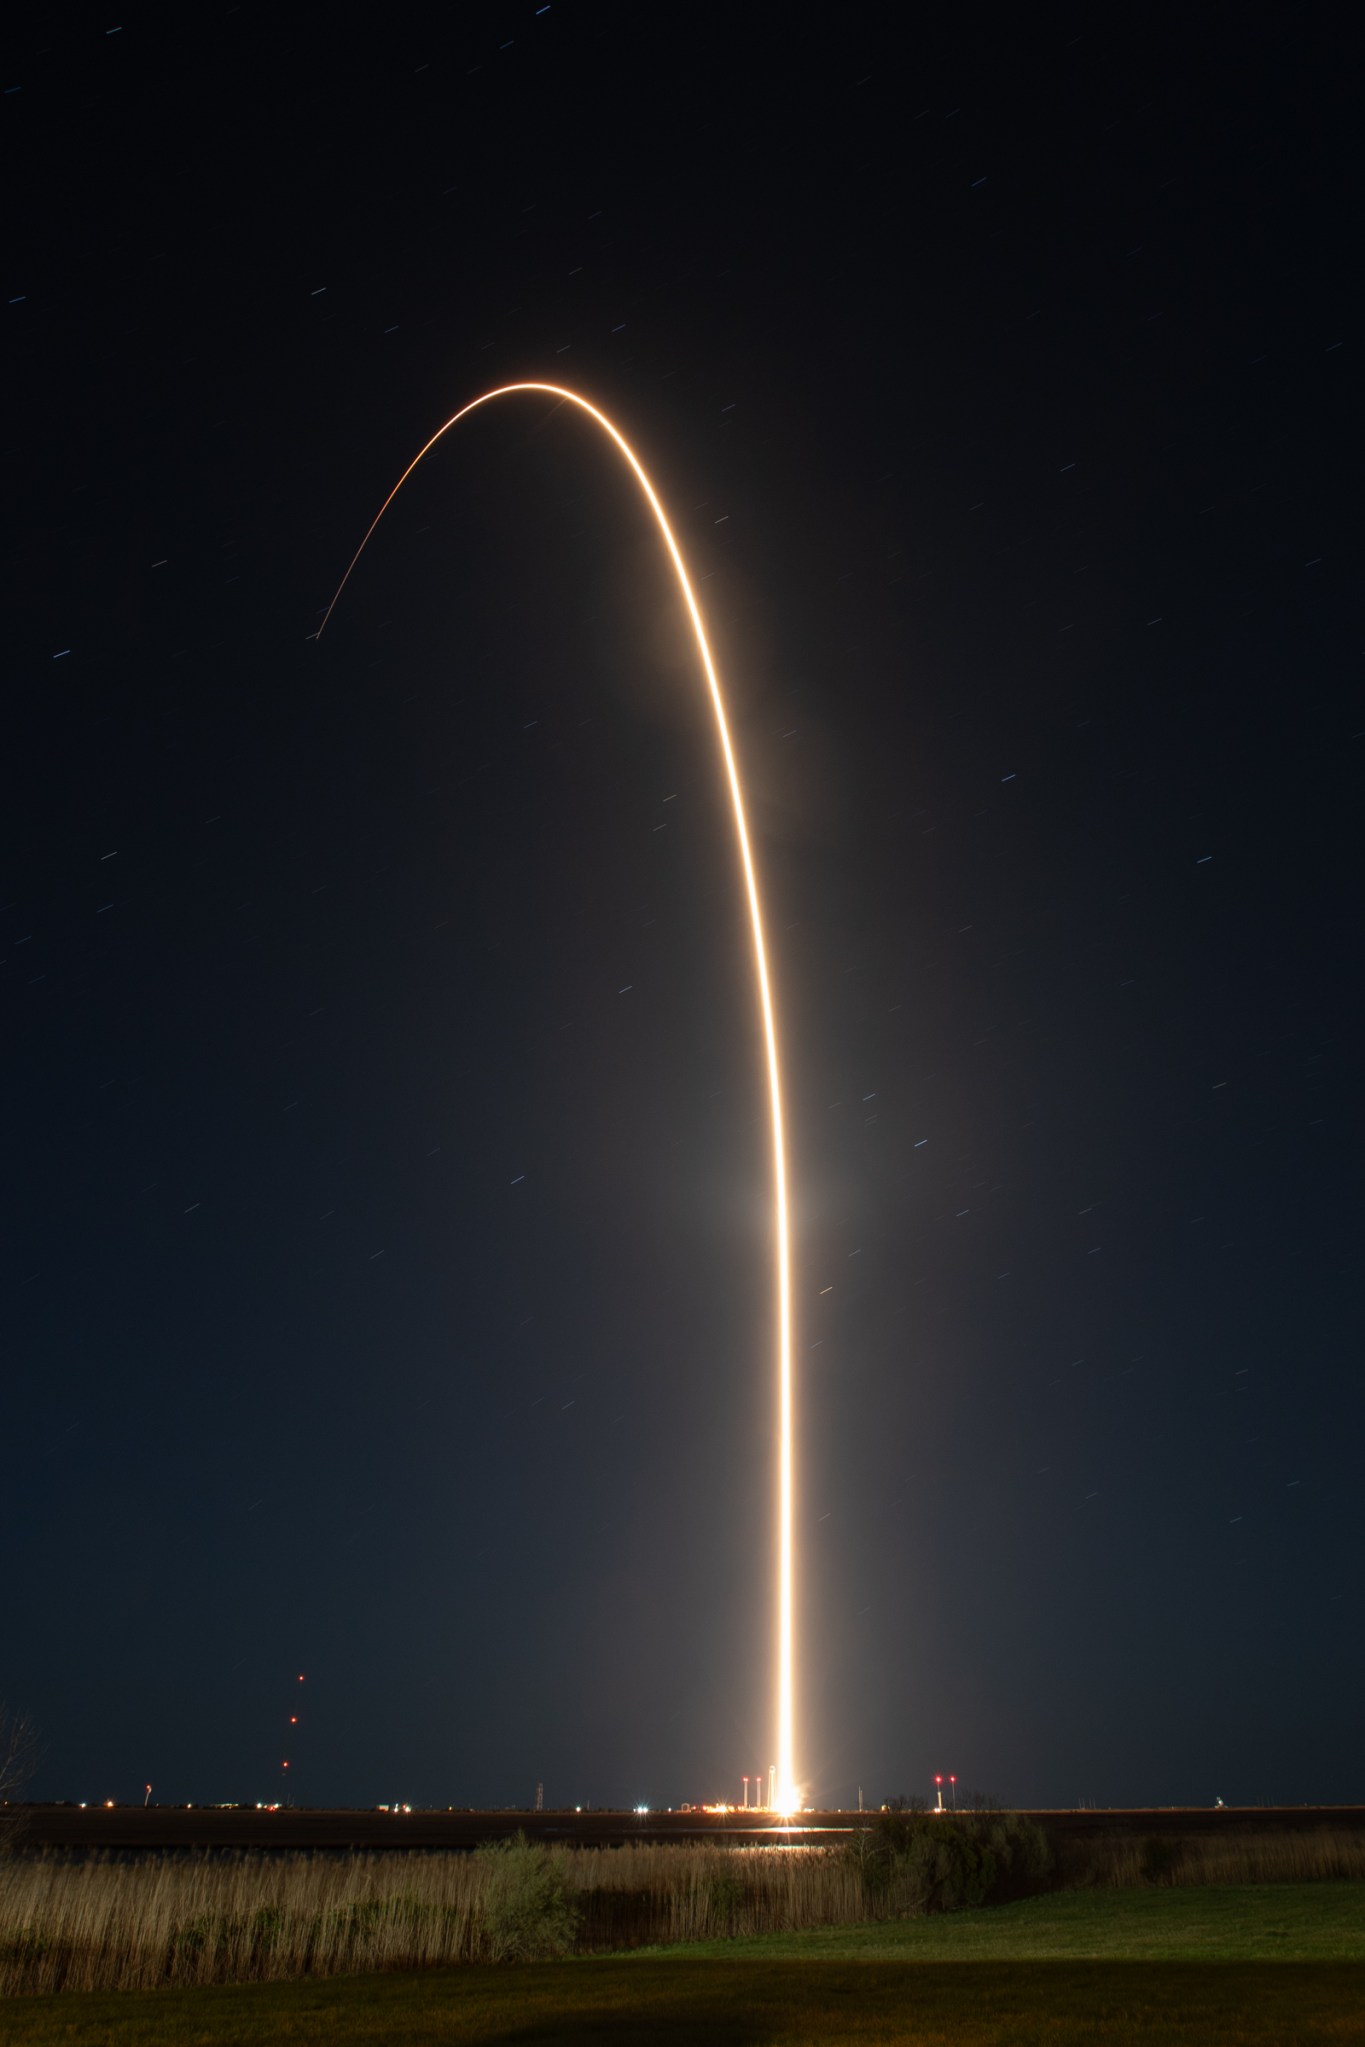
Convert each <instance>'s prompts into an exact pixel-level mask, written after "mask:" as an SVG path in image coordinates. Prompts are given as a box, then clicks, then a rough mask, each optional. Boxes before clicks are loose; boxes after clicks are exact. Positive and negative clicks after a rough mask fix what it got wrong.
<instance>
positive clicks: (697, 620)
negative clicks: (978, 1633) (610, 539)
mask: <svg viewBox="0 0 1365 2047" xmlns="http://www.w3.org/2000/svg"><path fill="white" fill-rule="evenodd" d="M522 391H528V392H540V393H542V394H543V395H544V396H546V397H550V398H557V399H559V400H560V401H561V402H563V403H564V404H568V405H576V406H577V407H578V408H579V410H580V411H581V412H585V413H586V414H587V415H588V417H589V419H591V420H592V421H593V422H594V423H595V424H596V425H597V426H600V427H601V429H602V431H603V433H605V434H606V435H607V436H608V437H609V438H610V439H611V441H612V442H613V443H614V444H615V446H616V447H617V448H618V449H619V451H620V453H621V454H622V455H623V456H624V457H625V459H626V462H627V463H628V465H629V467H630V471H631V474H632V475H633V476H634V478H635V481H636V482H637V483H638V484H639V486H640V488H641V490H642V491H643V492H644V494H645V498H646V500H647V502H648V504H649V509H650V511H651V512H652V513H653V514H654V518H655V522H656V523H657V525H658V528H659V532H660V535H661V536H662V539H663V543H664V546H665V548H666V549H667V552H668V557H669V560H670V561H671V562H672V564H673V568H674V572H675V574H676V575H677V578H678V586H679V588H680V589H681V591H682V596H683V603H684V604H685V605H686V607H687V615H688V617H689V618H690V619H691V621H692V632H693V635H694V637H695V639H696V643H697V652H698V654H699V655H700V657H701V665H702V668H703V670H704V671H705V674H706V686H707V688H708V690H709V691H710V695H711V708H712V710H713V711H714V713H715V718H716V729H717V733H718V735H719V738H720V750H721V753H722V755H723V757H724V761H725V776H726V781H727V783H728V785H729V790H730V802H731V805H732V808H733V811H734V820H735V836H736V838H737V840H738V842H739V858H740V866H741V868H742V869H743V873H744V892H745V896H746V898H747V901H748V905H749V927H750V931H751V934H752V937H753V947H754V972H755V977H756V979H757V983H758V1003H759V1010H760V1012H761V1015H762V1021H763V1047H764V1054H765V1058H766V1063H767V1072H768V1100H769V1106H770V1111H771V1121H772V1172H773V1205H774V1225H775V1226H774V1239H775V1243H774V1266H775V1270H774V1281H775V1287H776V1296H777V1299H776V1308H777V1357H776V1367H777V1369H776V1379H777V1437H778V1455H777V1587H776V1591H777V1605H776V1611H777V1766H776V1794H775V1797H774V1800H773V1803H774V1805H775V1807H776V1809H777V1810H778V1811H779V1812H781V1813H784V1814H790V1813H793V1812H796V1811H797V1810H798V1809H799V1807H800V1803H801V1793H800V1787H799V1785H798V1783H797V1777H796V1730H795V1718H796V1712H795V1690H796V1685H795V1665H796V1644H795V1627H794V1620H793V1606H794V1599H793V1590H794V1580H795V1562H794V1557H793V1538H792V1520H793V1505H794V1495H795V1471H794V1454H793V1436H794V1417H793V1398H792V1314H791V1248H790V1222H789V1214H788V1200H787V1155H786V1140H785V1136H784V1132H783V1123H782V1083H781V1072H780V1068H779V1064H778V1057H777V1025H776V1021H775V1019H774V1015H773V996H772V982H771V978H770V976H769V972H768V954H767V948H766V946H765V945H764V942H763V910H762V905H761V902H760V899H759V892H758V878H757V876H756V874H755V872H754V860H753V853H752V851H751V849H750V845H749V826H748V821H747V819H746V816H745V811H744V792H743V790H742V788H741V786H740V779H739V768H738V766H737V765H736V761H735V752H734V747H733V746H732V744H731V741H730V726H729V721H728V720H727V718H726V715H725V699H724V697H723V695H722V694H721V687H720V680H719V678H718V676H717V674H716V666H715V663H714V661H713V660H712V659H711V649H710V647H709V645H708V644H707V639H706V628H705V626H704V625H703V623H702V615H701V607H700V606H699V604H698V603H697V598H696V593H695V591H694V590H693V588H692V584H691V581H690V579H689V577H688V574H687V568H686V565H685V564H684V562H683V558H682V550H681V549H680V548H679V546H678V543H677V541H676V539H675V538H674V536H673V529H672V527H671V526H670V525H669V523H668V520H667V518H666V517H665V515H664V508H663V506H662V505H661V504H660V502H659V498H658V493H657V492H656V491H655V489H654V486H653V484H652V483H651V482H650V480H649V478H648V476H647V475H646V474H645V471H644V468H643V466H642V464H641V462H640V460H639V457H638V456H637V455H636V453H635V451H634V449H633V448H632V447H631V446H630V443H629V442H628V441H627V440H626V438H625V436H624V435H623V434H622V433H620V432H619V431H618V429H617V428H616V427H614V426H613V425H612V423H611V421H610V420H609V419H608V418H607V416H606V414H605V413H602V412H599V411H598V409H597V407H596V406H595V405H590V404H589V403H588V401H587V399H586V398H580V397H579V395H578V393H577V392H576V391H569V390H566V389H565V388H564V387H563V385H560V384H540V383H520V384H501V385H499V386H498V388H497V389H496V390H493V391H485V392H483V393H482V395H481V396H480V397H478V398H474V399H471V401H470V402H469V404H468V405H464V406H461V408H460V410H459V411H458V412H456V413H453V414H452V415H451V417H450V418H449V419H448V420H447V421H446V423H445V425H444V426H443V427H440V428H439V429H438V430H437V432H436V433H434V434H433V435H432V437H431V439H430V440H429V441H428V442H427V444H426V446H425V447H424V448H421V449H419V450H418V452H417V454H416V455H414V456H413V458H412V460H411V462H409V464H408V466H407V468H406V469H405V470H404V471H403V474H402V475H401V476H400V477H399V479H398V481H397V483H396V484H395V485H394V487H393V489H392V490H391V491H390V492H389V494H388V496H387V497H386V498H385V500H384V502H383V504H382V505H381V506H380V507H379V510H378V511H377V512H376V514H375V516H374V518H373V520H372V521H371V523H370V527H369V531H368V532H367V533H366V535H365V538H364V539H363V540H362V541H361V543H360V545H359V547H358V548H357V549H356V551H355V554H354V555H353V557H352V559H351V564H350V567H349V568H348V569H347V571H346V574H345V575H344V576H343V577H342V579H341V581H340V583H339V584H338V585H337V589H336V595H335V596H334V597H333V598H332V601H331V603H330V604H329V605H328V607H327V610H326V612H325V613H324V614H323V620H322V624H321V625H320V626H319V627H318V630H317V634H316V636H315V637H317V638H318V639H321V637H322V635H323V633H324V632H325V631H326V629H327V622H328V620H329V619H330V618H331V616H332V613H333V612H334V611H335V609H336V606H337V600H338V598H339V597H340V596H341V593H342V591H343V590H344V589H345V588H346V585H347V583H348V582H349V581H350V578H351V573H352V570H354V568H355V565H356V563H357V562H358V561H359V560H360V557H361V555H362V554H363V553H364V552H365V549H366V547H367V546H368V544H369V541H370V536H371V535H372V534H373V532H374V530H375V527H376V526H377V525H378V524H379V522H380V520H381V519H382V518H383V516H384V514H385V512H387V510H388V509H389V506H390V505H391V504H392V503H393V501H394V499H395V498H396V497H397V495H398V493H399V491H400V490H401V489H402V488H403V485H404V484H405V483H406V482H407V480H408V478H409V477H410V476H411V475H412V472H413V470H414V469H415V468H416V467H417V465H418V463H419V462H420V461H421V460H422V458H423V456H425V455H427V454H429V453H430V451H431V450H432V449H433V448H434V447H435V446H436V443H437V442H438V441H439V440H441V439H443V437H444V436H445V435H446V434H448V433H449V432H450V429H451V428H452V427H453V426H458V425H459V423H460V421H461V420H462V419H467V418H468V416H469V414H470V413H471V412H476V411H477V410H478V408H479V407H480V406H481V405H489V404H491V403H492V401H493V400H494V399H495V398H509V397H512V396H514V395H515V394H516V393H518V392H522Z"/></svg>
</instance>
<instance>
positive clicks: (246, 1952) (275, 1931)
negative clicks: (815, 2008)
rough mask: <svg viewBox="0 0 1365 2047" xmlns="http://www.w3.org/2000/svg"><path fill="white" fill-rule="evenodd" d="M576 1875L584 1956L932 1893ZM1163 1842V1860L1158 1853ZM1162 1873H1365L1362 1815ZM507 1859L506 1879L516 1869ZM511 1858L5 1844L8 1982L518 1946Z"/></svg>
mask: <svg viewBox="0 0 1365 2047" xmlns="http://www.w3.org/2000/svg"><path fill="white" fill-rule="evenodd" d="M1150 1848H1151V1844H1150V1843H1146V1844H1144V1843H1142V1842H1133V1841H1127V1840H1122V1839H1119V1838H1118V1837H1113V1838H1106V1837H1103V1836H1101V1837H1099V1838H1098V1839H1092V1840H1090V1841H1087V1842H1084V1843H1072V1844H1067V1843H1065V1840H1063V1842H1061V1843H1059V1863H1060V1867H1059V1870H1058V1876H1059V1879H1060V1882H1061V1884H1062V1885H1063V1886H1064V1887H1066V1888H1069V1889H1080V1888H1089V1887H1094V1886H1101V1885H1104V1886H1116V1887H1120V1888H1122V1887H1127V1886H1136V1885H1139V1884H1143V1883H1145V1882H1150V1881H1151V1877H1150V1874H1144V1871H1145V1870H1147V1871H1150V1868H1151V1866H1152V1863H1153V1857H1152V1854H1151V1852H1150ZM526 1853H527V1854H528V1855H531V1856H533V1857H543V1856H544V1855H545V1854H549V1855H550V1856H551V1857H552V1859H553V1861H554V1863H555V1866H556V1868H557V1870H558V1871H559V1873H560V1876H561V1879H562V1884H563V1885H565V1886H567V1888H568V1889H569V1891H570V1893H571V1896H572V1900H573V1904H574V1913H573V1920H574V1924H575V1927H576V1932H575V1937H574V1945H575V1946H576V1948H577V1949H578V1951H579V1952H582V1953H591V1952H599V1953H600V1952H602V1951H604V1950H609V1949H616V1950H619V1949H622V1948H627V1947H635V1946H643V1945H646V1944H648V1945H671V1944H673V1943H675V1942H677V1943H680V1942H696V1941H714V1940H721V1939H732V1938H736V1937H746V1936H751V1935H755V1934H764V1933H787V1932H797V1931H801V1930H803V1929H813V1928H818V1927H833V1926H847V1925H853V1924H857V1923H860V1922H869V1921H879V1920H880V1921H887V1920H894V1919H899V1918H904V1917H906V1916H908V1915H910V1914H912V1913H913V1912H914V1911H915V1909H916V1906H917V1900H916V1898H915V1897H914V1896H912V1895H910V1894H909V1891H908V1889H907V1888H906V1887H905V1886H904V1885H898V1884H897V1883H895V1882H892V1883H891V1884H890V1885H887V1886H884V1887H881V1888H879V1889H877V1890H876V1891H875V1892H870V1891H869V1889H868V1887H867V1885H866V1884H865V1882H864V1879H863V1874H862V1871H861V1870H860V1868H859V1866H858V1863H857V1859H856V1858H855V1857H854V1856H852V1855H851V1854H850V1853H849V1852H848V1851H847V1850H846V1849H843V1848H837V1847H830V1848H791V1849H773V1848H732V1847H722V1846H712V1845H710V1844H706V1843H697V1844H687V1845H683V1844H676V1843H656V1844H647V1843H640V1844H634V1845H631V1846H627V1847H623V1848H560V1849H555V1850H550V1851H541V1850H533V1849H528V1850H527V1851H526ZM1144 1858H1145V1860H1144ZM1156 1861H1157V1862H1158V1863H1161V1864H1162V1868H1161V1880H1162V1881H1167V1882H1174V1883H1177V1884H1181V1885H1184V1884H1210V1885H1212V1884H1217V1885H1227V1884H1251V1883H1256V1884H1265V1883H1304V1882H1312V1881H1320V1880H1338V1881H1339V1880H1341V1879H1343V1878H1345V1879H1360V1878H1365V1839H1362V1838H1361V1837H1360V1836H1358V1835H1354V1834H1352V1833H1350V1832H1349V1831H1347V1830H1345V1829H1330V1828H1323V1829H1315V1830H1313V1831H1311V1832H1305V1833H1302V1834H1282V1833H1270V1832H1266V1833H1264V1834H1250V1833H1249V1834H1245V1835H1233V1834H1228V1835H1226V1836H1213V1837H1210V1838H1200V1837H1198V1836H1194V1837H1190V1838H1184V1839H1180V1840H1178V1842H1177V1844H1176V1852H1175V1854H1174V1856H1173V1858H1168V1859H1165V1860H1163V1858H1161V1857H1157V1858H1156ZM505 1874H506V1872H505V1870H504V1871H502V1872H501V1875H502V1876H503V1877H504V1878H505ZM499 1876H500V1872H499V1868H498V1864H497V1858H495V1857H490V1856H487V1855H479V1854H475V1855H470V1854H460V1853H439V1852H437V1853H432V1854H416V1853H412V1852H408V1853H405V1854H355V1855H346V1856H323V1855H318V1856H309V1855H302V1854H301V1855H285V1856H273V1855H270V1856H266V1855H241V1856H233V1857H225V1856H221V1855H212V1856H209V1855H198V1856H184V1855H179V1856H176V1855H165V1856H155V1857H153V1856H139V1857H136V1858H129V1859H123V1860H119V1859H117V1858H114V1857H107V1856H90V1857H87V1858H84V1859H74V1858H70V1857H62V1856H59V1855H55V1854H50V1853H49V1854H35V1855H29V1856H23V1855H13V1856H10V1857H8V1858H5V1859H0V1995H13V1994H16V1993H30V1994H31V1993H35V1992H49V1991H56V1990H134V1989H151V1988H155V1987H158V1986H162V1985H171V1986H174V1985H179V1986H190V1985H195V1984H210V1983H238V1982H272V1981H282V1980H284V1979H286V1978H289V1977H297V1976H336V1975H343V1974H344V1975H351V1974H360V1973H368V1972H375V1971H386V1970H396V1969H428V1968H435V1967H441V1966H448V1965H450V1964H454V1963H461V1962H473V1961H481V1960H488V1959H491V1958H492V1957H493V1956H494V1955H496V1954H498V1953H499V1952H500V1951H501V1952H505V1951H506V1950H505V1949H502V1950H500V1948H499V1944H498V1928H497V1926H496V1923H495V1915H494V1914H493V1911H492V1907H493V1904H494V1903H495V1893H496V1890H497V1884H498V1881H499Z"/></svg>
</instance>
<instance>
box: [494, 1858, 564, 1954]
mask: <svg viewBox="0 0 1365 2047" xmlns="http://www.w3.org/2000/svg"><path fill="white" fill-rule="evenodd" d="M477 1859H478V1861H479V1862H480V1863H481V1864H482V1867H483V1878H484V1883H483V1898H482V1917H483V1928H484V1939H485V1942H486V1946H487V1950H488V1953H489V1955H490V1956H491V1957H492V1959H493V1960H494V1961H495V1962H541V1961H551V1960H553V1959H554V1958H555V1956H557V1955H564V1954H567V1953H568V1952H569V1949H570V1948H571V1947H572V1946H573V1941H574V1934H575V1931H576V1930H577V1926H578V1900H577V1897H576V1895H575V1891H574V1886H573V1883H572V1882H571V1880H570V1877H569V1873H568V1871H567V1870H566V1868H565V1867H564V1861H563V1857H562V1856H561V1855H556V1854H555V1853H554V1852H553V1851H552V1850H551V1849H549V1848H542V1847H540V1846H539V1845H538V1844H537V1843H535V1842H534V1841H528V1840H527V1838H526V1836H525V1835H524V1834H518V1835H516V1836H515V1838H514V1839H512V1840H510V1841H490V1842H488V1843H487V1844H486V1845H485V1846H484V1847H482V1848H480V1849H479V1850H478V1851H477Z"/></svg>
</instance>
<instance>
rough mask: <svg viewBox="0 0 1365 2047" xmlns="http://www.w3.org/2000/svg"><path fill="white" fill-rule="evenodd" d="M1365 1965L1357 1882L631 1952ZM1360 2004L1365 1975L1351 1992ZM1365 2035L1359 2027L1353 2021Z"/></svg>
mask: <svg viewBox="0 0 1365 2047" xmlns="http://www.w3.org/2000/svg"><path fill="white" fill-rule="evenodd" d="M659 1957H667V1958H668V1959H669V1960H678V1961H681V1960H693V1959H695V1960H698V1961H708V1960H712V1959H715V1958H724V1959H727V1960H736V1961H737V1960H762V1961H782V1960H795V1959H797V1958H799V1959H801V1960H804V1961H854V1960H856V1961H899V1962H910V1961H917V1962H946V1961H952V1962H1016V1961H1018V1962H1023V1961H1027V1962H1052V1961H1067V1962H1081V1961H1104V1962H1117V1961H1144V1962H1148V1961H1149V1962H1184V1961H1200V1962H1265V1961H1275V1960H1278V1961H1293V1962H1354V1963H1357V1964H1359V1963H1362V1962H1365V1887H1362V1886H1361V1885H1359V1884H1346V1883H1338V1884H1333V1883H1324V1884H1302V1885H1292V1884H1265V1885H1241V1886H1228V1887H1227V1888H1225V1889H1221V1890H1216V1889H1212V1888H1205V1887H1199V1888H1195V1889H1191V1890H1176V1889H1170V1888H1162V1889H1151V1888H1149V1889H1146V1890H1129V1891H1099V1890H1085V1891H1054V1892H1051V1893H1049V1894H1048V1895H1047V1896H1046V1897H1042V1898H1024V1899H1021V1900H1020V1901H1019V1902H1018V1903H1017V1904H1014V1905H992V1906H988V1907H986V1908H985V1909H984V1910H982V1911H979V1912H951V1913H943V1914H941V1915H939V1916H937V1917H934V1918H927V1919H901V1920H896V1921H892V1922H889V1923H883V1924H872V1925H863V1926H831V1927H824V1928H820V1929H817V1930H816V1931H814V1932H810V1933H772V1934H764V1935H760V1936H759V1937H757V1938H756V1939H749V1940H729V1941H702V1942H697V1943H695V1944H693V1945H690V1946H685V1947H673V1948H648V1949H644V1950H642V1951H641V1953H640V1955H639V1957H638V1959H640V1960H641V1961H646V1960H654V1959H656V1958H659ZM1358 1994H1359V1996H1360V1999H1361V2003H1362V2006H1365V1979H1362V1982H1361V1988H1360V1992H1359V1993H1358ZM1362 2037H1363V2038H1365V2028H1363V2029H1362Z"/></svg>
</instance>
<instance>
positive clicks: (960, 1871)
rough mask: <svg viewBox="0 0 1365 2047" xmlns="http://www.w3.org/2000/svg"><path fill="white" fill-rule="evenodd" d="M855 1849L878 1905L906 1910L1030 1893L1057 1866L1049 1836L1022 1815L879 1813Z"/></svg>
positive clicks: (956, 1906) (944, 1908) (951, 1907)
mask: <svg viewBox="0 0 1365 2047" xmlns="http://www.w3.org/2000/svg"><path fill="white" fill-rule="evenodd" d="M851 1852H852V1854H853V1856H854V1858H855V1860H856V1861H857V1864H858V1867H859V1870H860V1872H861V1875H862V1880H863V1887H864V1890H865V1891H866V1893H867V1895H868V1897H869V1900H870V1901H871V1902H872V1903H873V1905H874V1906H880V1907H881V1908H882V1909H883V1910H888V1909H889V1910H891V1911H901V1912H956V1911H959V1910H961V1909H962V1908H963V1907H964V1906H972V1905H991V1904H998V1903H1000V1902H1001V1901H1002V1900H1003V1899H1006V1898H1017V1897H1024V1896H1027V1894H1028V1893H1029V1892H1030V1891H1034V1890H1037V1889H1039V1888H1040V1887H1041V1886H1042V1884H1043V1883H1044V1882H1045V1881H1046V1878H1047V1876H1048V1873H1049V1871H1050V1869H1051V1867H1052V1851H1051V1849H1050V1847H1049V1845H1048V1840H1047V1836H1046V1834H1044V1832H1043V1830H1042V1828H1041V1827H1039V1826H1036V1825H1035V1824H1034V1822H1033V1821H1032V1820H1026V1819H1024V1818H1022V1817H1021V1816H1020V1815H1019V1814H1018V1813H998V1812H997V1813H982V1814H977V1813H967V1814H960V1815H954V1816H951V1817H950V1816H949V1815H948V1814H946V1813H907V1812H885V1813H879V1814H878V1815H877V1818H876V1820H875V1821H874V1822H873V1825H872V1827H871V1828H870V1829H869V1830H867V1831H866V1832H864V1833H862V1834H859V1835H858V1836H857V1837H856V1838H855V1841H854V1844H853V1847H852V1850H851Z"/></svg>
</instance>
